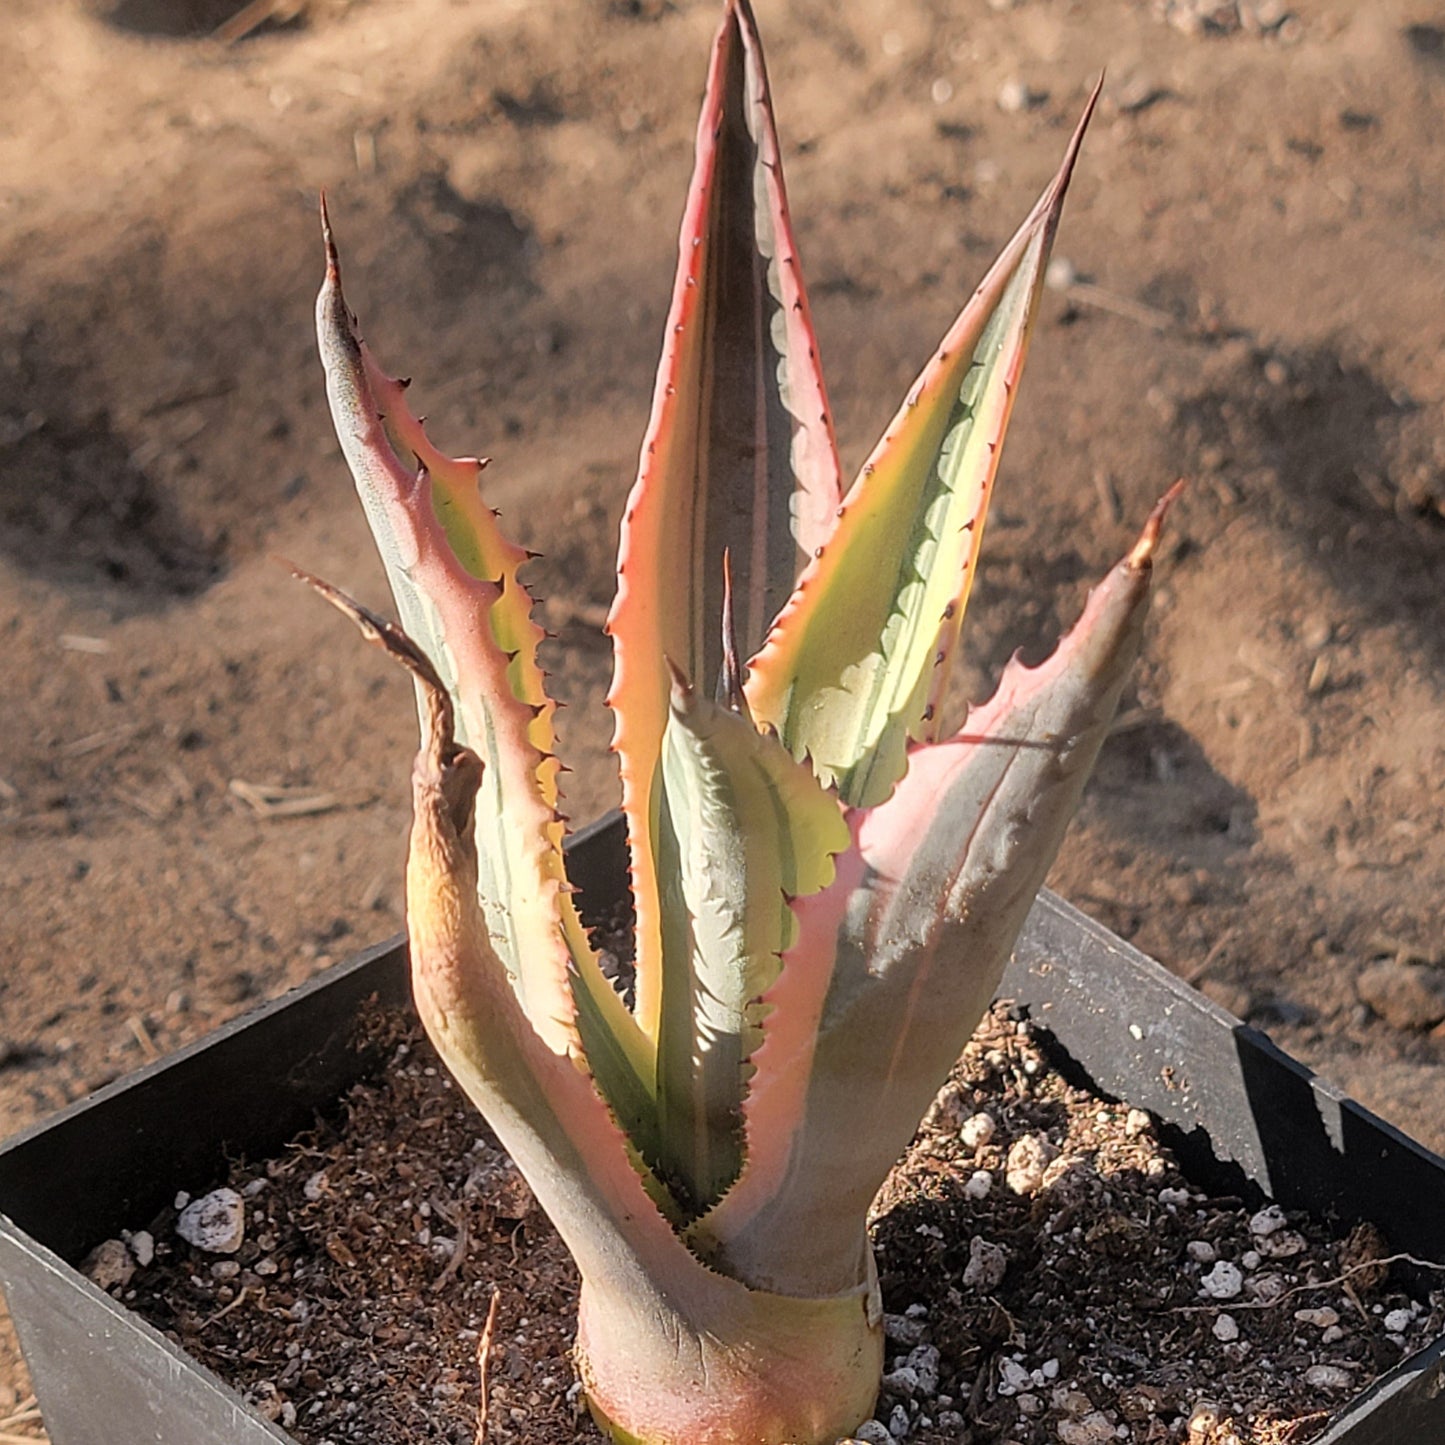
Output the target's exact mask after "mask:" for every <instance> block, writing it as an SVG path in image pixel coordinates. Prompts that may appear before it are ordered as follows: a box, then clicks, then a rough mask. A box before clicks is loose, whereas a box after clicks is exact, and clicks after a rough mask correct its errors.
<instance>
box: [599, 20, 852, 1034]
mask: <svg viewBox="0 0 1445 1445" xmlns="http://www.w3.org/2000/svg"><path fill="white" fill-rule="evenodd" d="M838 497H839V485H838V461H837V451H836V447H835V445H834V441H833V431H832V420H831V416H830V413H829V410H828V403H827V397H826V395H825V393H824V388H823V378H822V373H821V370H820V369H819V366H818V361H817V346H816V342H815V340H814V337H813V330H812V324H811V322H810V319H809V313H808V304H807V298H806V296H805V294H804V291H803V283H802V277H801V273H800V271H799V268H798V262H797V253H796V249H795V247H794V244H793V236H792V228H791V225H790V222H789V220H788V209H787V199H786V196H785V194H784V189H783V172H782V165H781V160H780V157H779V153H778V141H777V135H776V133H775V131H774V127H773V117H772V108H771V101H770V99H769V96H768V84H767V75H766V72H765V70H764V66H763V57H762V51H761V48H760V45H759V41H758V36H757V31H756V28H755V26H754V23H753V16H752V11H751V9H750V8H749V6H748V4H747V3H746V0H731V3H730V4H729V5H728V6H727V13H726V15H725V16H724V19H723V24H722V27H721V29H720V30H719V32H718V36H717V40H716V43H715V45H714V48H713V54H712V63H711V68H710V70H709V74H708V84H707V93H706V96H705V98H704V101H703V110H702V116H701V119H700V120H699V123H698V133H697V155H696V163H695V168H694V171H693V178H692V188H691V190H690V192H689V195H688V201H687V209H686V211H685V213H684V216H683V223H682V235H681V239H680V243H679V257H678V270H677V279H676V283H675V286H674V291H673V298H672V307H671V310H670V312H669V314H668V321H667V331H666V335H665V339H664V348H663V356H662V364H661V367H660V370H659V372H658V378H657V389H656V393H655V395H654V399H653V407H652V417H651V420H650V422H649V424H648V429H647V436H646V439H645V441H644V443H643V449H642V461H641V465H640V468H639V472H638V478H637V483H636V485H635V486H634V487H633V490H632V494H631V496H630V498H629V499H628V503H627V509H626V513H625V516H624V520H623V524H622V543H621V549H620V552H619V557H618V584H617V599H616V601H615V603H614V605H613V609H612V613H611V616H610V618H609V620H608V630H609V632H610V633H611V635H612V638H613V643H614V648H615V657H616V661H615V671H614V675H613V682H612V694H611V698H610V699H609V701H610V703H611V705H612V706H613V708H614V709H615V710H616V715H617V732H616V736H615V739H614V747H615V748H616V750H617V752H618V754H619V755H620V762H621V772H622V786H623V808H624V810H625V811H626V814H627V821H628V829H629V833H630V837H631V843H632V850H633V870H634V878H633V886H634V893H635V895H636V900H637V934H638V980H637V1012H638V1017H639V1019H640V1020H641V1023H642V1027H643V1029H644V1030H645V1031H646V1032H647V1033H648V1034H649V1036H654V1037H655V1035H656V1031H657V1019H658V1013H659V1010H660V1008H661V993H660V981H659V978H658V963H657V959H658V934H657V885H656V881H655V880H654V879H653V878H652V876H651V846H650V841H649V839H650V826H651V825H650V821H649V819H650V812H651V801H650V800H651V794H652V787H653V775H654V770H655V768H656V765H657V758H658V750H659V747H660V746H661V740H662V734H663V730H664V728H665V726H666V723H667V706H668V704H667V698H668V688H667V669H666V667H665V665H664V658H671V659H672V661H673V662H675V663H676V664H677V665H678V666H679V667H680V668H681V669H682V670H683V672H684V673H685V674H686V675H687V676H688V677H690V678H692V679H694V680H695V681H696V682H697V683H698V684H699V686H701V687H703V688H704V689H706V690H707V691H708V692H709V693H710V692H711V691H712V688H713V684H714V682H715V680H716V678H717V676H718V673H719V669H720V667H721V665H722V655H721V645H720V640H719V635H718V626H717V621H718V617H719V616H720V614H721V611H722V586H723V584H722V557H723V554H724V553H725V552H727V553H729V554H730V555H731V558H732V579H733V596H734V604H735V612H736V616H737V623H738V631H739V637H740V641H741V644H742V646H743V648H744V649H745V655H746V654H747V653H750V652H751V651H753V649H755V648H756V647H757V646H758V644H759V643H760V642H761V640H762V637H763V635H764V633H765V632H766V630H767V628H768V626H769V625H770V624H771V622H772V620H773V617H774V616H775V615H776V613H777V611H778V609H779V608H780V607H781V606H782V604H783V602H784V601H785V600H786V598H787V596H788V594H789V592H791V590H792V588H793V584H794V582H795V581H796V579H797V574H798V570H799V567H800V565H801V563H802V560H803V558H804V557H805V556H806V555H807V554H808V553H810V552H811V551H812V550H813V549H814V548H815V547H816V546H817V545H818V544H819V543H820V542H821V540H822V537H823V535H824V532H825V530H826V529H827V528H828V527H829V526H831V523H832V518H833V515H834V512H835V511H836V509H837V505H838Z"/></svg>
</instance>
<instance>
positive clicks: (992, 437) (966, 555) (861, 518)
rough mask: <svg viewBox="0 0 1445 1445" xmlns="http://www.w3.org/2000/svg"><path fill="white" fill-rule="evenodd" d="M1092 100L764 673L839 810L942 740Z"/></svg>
mask: <svg viewBox="0 0 1445 1445" xmlns="http://www.w3.org/2000/svg"><path fill="white" fill-rule="evenodd" d="M1097 98H1098V90H1097V88H1096V89H1095V91H1094V94H1093V95H1092V96H1091V97H1090V99H1089V103H1088V105H1087V106H1086V107H1085V110H1084V114H1083V116H1082V118H1081V119H1080V121H1079V124H1078V127H1077V128H1076V130H1075V131H1074V135H1073V138H1072V139H1071V141H1070V142H1069V146H1068V149H1067V151H1066V153H1065V155H1064V159H1063V163H1062V164H1061V165H1060V167H1059V170H1058V173H1057V174H1056V175H1055V176H1054V179H1053V181H1052V182H1051V183H1050V184H1049V186H1048V189H1047V190H1045V192H1044V193H1043V195H1042V196H1041V197H1040V198H1039V200H1038V202H1037V204H1036V205H1035V206H1034V208H1033V210H1032V211H1031V212H1030V214H1029V216H1028V218H1027V219H1026V220H1025V221H1024V223H1023V225H1022V226H1021V227H1020V228H1019V230H1018V232H1017V233H1016V234H1015V235H1014V237H1013V239H1012V240H1011V241H1010V242H1009V243H1008V245H1007V246H1006V247H1005V248H1004V250H1003V253H1002V254H1001V255H1000V256H999V258H998V260H997V261H996V262H995V263H994V265H993V267H992V269H991V270H990V271H989V273H988V275H987V276H986V277H985V278H984V280H983V283H982V284H981V285H980V286H979V288H978V290H977V291H976V292H975V293H974V295H973V298H972V299H971V300H970V301H969V303H968V305H967V306H965V307H964V309H963V312H962V313H961V314H960V316H959V317H958V319H957V320H956V321H955V322H954V324H953V326H952V327H951V328H950V330H949V332H948V335H947V336H946V337H945V338H944V340H943V344H942V346H941V347H940V348H939V350H938V352H937V354H936V355H935V356H934V358H933V360H932V361H930V362H929V364H928V365H927V366H926V367H925V368H924V371H923V373H922V375H921V376H920V377H919V378H918V381H917V382H916V383H915V385H914V387H913V389H912V390H911V391H910V392H909V394H908V397H907V400H906V401H905V403H904V405H903V407H902V409H901V410H900V411H899V412H898V415H897V416H896V417H895V418H894V420H893V422H892V424H891V425H890V426H889V428H888V430H887V432H886V433H885V434H884V437H883V439H882V441H881V442H879V444H878V446H877V447H876V448H875V450H874V452H873V455H872V456H871V458H870V459H869V461H868V463H867V464H866V465H865V466H864V468H863V471H862V473H861V474H860V476H859V478H858V480H857V481H856V482H855V483H854V485H853V487H852V489H851V490H850V491H849V492H848V495H847V497H846V498H845V499H844V502H843V506H842V509H841V511H840V512H839V515H838V520H837V524H836V526H835V528H834V530H833V532H832V534H831V536H830V537H829V539H828V541H827V543H826V545H825V546H824V547H822V548H821V549H820V550H819V552H818V554H817V555H816V556H815V558H814V560H813V561H812V562H811V563H810V564H809V565H808V567H807V568H806V569H805V571H804V572H803V575H802V577H801V578H800V580H799V583H798V587H797V590H796V591H795V592H794V593H793V595H792V597H791V599H790V600H789V602H788V605H787V607H786V608H785V609H784V610H783V612H782V614H781V616H780V617H779V619H778V622H777V625H776V627H775V628H774V629H773V631H772V633H771V634H770V635H769V637H768V640H767V642H766V644H765V645H764V647H763V649H762V651H761V652H760V653H759V655H758V656H757V657H755V658H754V659H753V662H752V665H751V673H750V677H749V680H748V686H747V697H748V701H749V703H750V704H751V706H752V709H753V712H754V714H755V715H756V716H757V718H758V719H759V720H760V721H765V722H768V723H771V724H772V725H773V726H774V727H776V728H777V729H778V733H779V735H780V736H781V737H782V739H783V742H784V743H785V744H786V745H787V747H788V748H789V750H790V751H791V752H792V753H793V755H794V756H795V757H803V756H805V755H806V756H807V757H808V758H810V759H811V761H812V764H813V767H814V768H815V769H816V770H817V772H818V775H819V777H820V778H821V779H822V780H823V781H824V782H829V783H833V784H835V785H836V787H837V789H838V793H839V796H840V797H841V798H842V799H843V801H844V802H846V803H848V804H850V805H853V806H867V805H869V804H872V803H876V802H879V801H880V800H881V799H883V798H885V797H887V796H888V793H889V791H890V789H891V788H892V787H893V785H894V783H896V782H897V781H898V779H899V777H901V776H902V773H903V768H904V760H905V755H906V752H907V746H908V743H909V741H910V740H913V739H920V738H925V737H928V738H931V737H933V736H934V735H935V734H936V730H937V717H936V714H935V715H930V712H929V703H930V698H931V697H933V696H934V695H935V694H936V693H939V692H941V681H940V680H941V679H942V678H943V677H945V676H946V673H947V668H948V666H949V660H950V658H951V657H952V654H953V651H954V648H955V644H956V643H957V639H958V635H959V629H960V627H961V626H962V623H963V614H964V609H965V607H966V605H967V602H968V596H969V592H970V590H971V588H972V585H973V578H974V573H975V570H976V567H977V561H978V554H979V549H980V547H981V546H982V543H983V532H984V522H985V519H986V517H987V515H988V504H989V501H990V499H991V496H992V491H993V482H994V476H995V473H996V471H997V469H998V457H999V449H1000V447H1001V446H1002V443H1003V438H1004V433H1005V432H1006V430H1007V428H1008V423H1009V417H1010V416H1011V414H1012V411H1013V404H1014V399H1015V396H1016V395H1017V390H1018V381H1019V376H1020V374H1021V372H1022V370H1023V365H1024V360H1025V357H1026V356H1027V353H1028V343H1029V337H1030V334H1031V332H1032V329H1033V325H1034V321H1035V318H1036V316H1037V314H1038V302H1039V296H1040V293H1041V292H1042V289H1043V283H1044V272H1045V269H1046V267H1047V265H1048V258H1049V251H1050V248H1051V246H1052V245H1053V239H1054V233H1055V231H1056V229H1057V227H1058V223H1059V216H1060V214H1061V212H1062V209H1063V204H1064V195H1065V193H1066V191H1067V190H1068V185H1069V179H1070V176H1071V175H1072V173H1073V167H1074V161H1075V159H1076V158H1077V156H1078V152H1079V146H1080V144H1081V143H1082V141H1083V136H1084V130H1085V128H1086V127H1087V125H1088V122H1089V117H1090V115H1091V114H1092V113H1093V108H1094V103H1095V101H1096V100H1097Z"/></svg>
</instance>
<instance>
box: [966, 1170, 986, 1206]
mask: <svg viewBox="0 0 1445 1445" xmlns="http://www.w3.org/2000/svg"><path fill="white" fill-rule="evenodd" d="M992 1188H993V1172H992V1171H991V1170H989V1169H975V1170H974V1171H973V1173H972V1174H970V1175H969V1176H968V1183H967V1184H965V1185H964V1186H963V1194H964V1198H966V1199H973V1200H979V1199H987V1198H988V1195H989V1190H991V1189H992Z"/></svg>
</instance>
